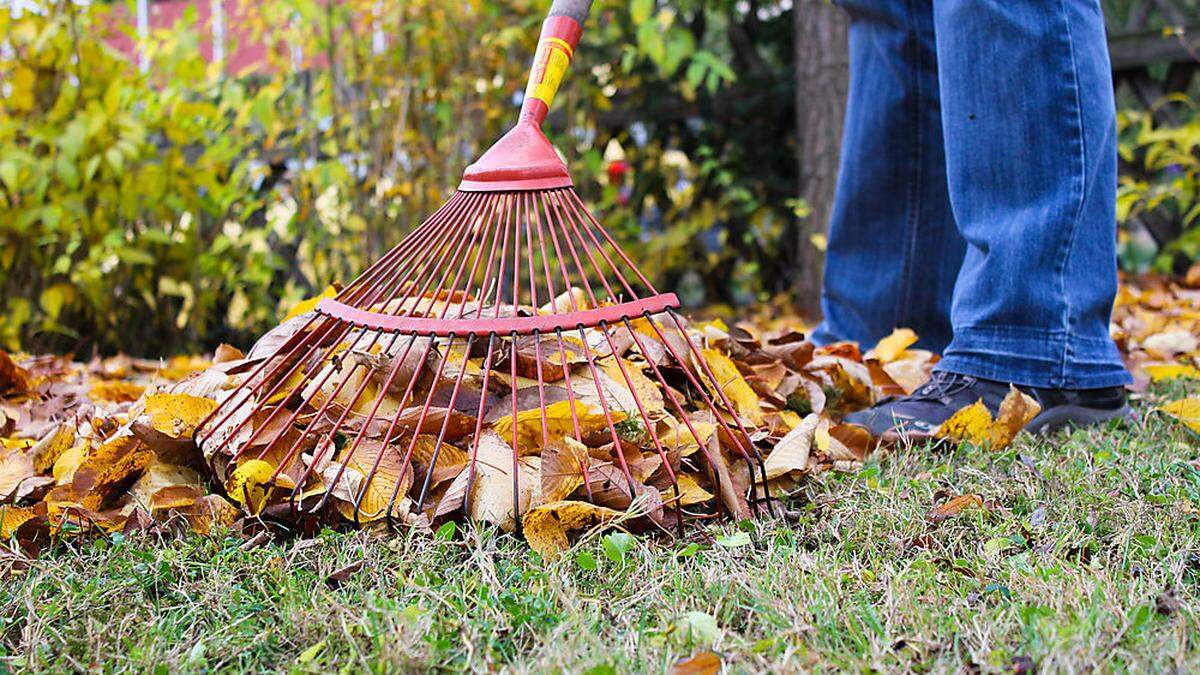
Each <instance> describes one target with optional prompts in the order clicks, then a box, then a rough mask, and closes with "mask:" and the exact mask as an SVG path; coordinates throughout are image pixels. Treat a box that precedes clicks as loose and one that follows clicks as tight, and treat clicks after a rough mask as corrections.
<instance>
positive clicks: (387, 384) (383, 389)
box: [297, 333, 428, 513]
mask: <svg viewBox="0 0 1200 675" xmlns="http://www.w3.org/2000/svg"><path fill="white" fill-rule="evenodd" d="M417 337H418V335H417V333H412V334H411V335H410V336H409V339H408V345H407V346H406V347H405V348H404V354H403V355H401V356H400V358H398V359H396V362H395V364H394V365H393V366H392V370H391V371H390V372H389V373H388V376H387V379H386V380H385V381H384V383H383V384H382V385H381V386H380V388H379V396H378V397H377V398H376V400H375V406H374V408H372V409H371V414H370V415H368V416H367V419H366V421H365V422H364V423H363V426H362V428H361V429H359V430H358V433H357V434H356V435H355V437H354V442H353V444H352V445H351V446H350V449H349V451H348V452H347V453H346V457H345V459H344V460H343V462H342V463H341V466H340V467H338V472H337V474H335V475H334V477H333V484H334V485H337V484H338V483H339V482H340V481H341V479H342V474H343V473H345V471H346V467H347V465H348V464H349V463H350V458H351V457H353V456H354V451H355V450H356V449H357V448H358V446H359V445H360V444H361V443H362V439H363V438H364V437H365V436H366V433H367V429H368V428H370V426H371V422H372V420H373V419H374V417H375V415H376V413H377V412H378V411H379V408H380V406H381V405H382V404H383V400H384V398H385V397H386V396H387V392H388V390H389V389H391V388H392V383H393V382H394V381H395V380H396V376H397V375H399V374H400V368H401V367H402V366H403V365H404V362H405V361H406V360H407V359H408V355H409V353H411V351H412V347H413V345H414V344H416V342H417ZM426 356H428V354H426ZM413 380H414V381H415V380H416V377H415V376H414V377H413ZM376 464H378V462H376ZM315 466H316V462H314V463H313V464H312V465H311V466H310V467H309V468H308V469H307V470H306V471H305V473H304V475H303V476H302V477H301V480H300V482H299V484H298V485H297V488H299V487H301V486H303V485H304V483H305V482H307V478H308V476H309V472H310V471H312V468H313V467H315ZM329 497H330V491H329V490H328V489H326V491H325V494H324V495H322V496H321V500H320V501H319V502H318V503H317V504H316V505H315V506H313V508H312V511H311V513H317V512H319V511H320V510H321V509H323V508H325V505H326V504H328V503H329Z"/></svg>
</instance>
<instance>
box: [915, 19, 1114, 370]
mask: <svg viewBox="0 0 1200 675" xmlns="http://www.w3.org/2000/svg"><path fill="white" fill-rule="evenodd" d="M934 24H935V26H936V39H937V53H938V68H939V74H940V84H941V101H942V127H943V135H944V138H945V148H946V165H947V179H948V183H949V189H950V200H951V203H952V205H953V210H954V216H955V220H956V221H957V223H958V227H959V230H960V231H961V232H962V235H963V236H964V237H965V239H966V241H967V245H968V247H967V254H966V258H965V259H964V261H963V263H962V270H961V272H960V273H959V276H958V281H957V283H956V285H955V288H954V301H953V308H952V311H951V318H952V323H953V326H954V338H953V340H952V342H951V343H950V346H949V347H948V348H947V349H946V352H945V358H944V360H943V361H942V362H941V364H940V366H939V369H941V370H944V371H947V372H951V373H958V374H962V375H970V376H974V377H980V378H986V379H990V380H997V381H1000V382H1008V383H1015V384H1019V385H1027V386H1031V387H1045V388H1059V389H1092V388H1100V387H1111V386H1115V385H1120V384H1124V383H1127V382H1129V381H1130V379H1129V375H1128V373H1127V372H1126V370H1125V368H1124V367H1123V365H1122V363H1121V359H1120V356H1119V354H1118V352H1117V349H1116V346H1115V345H1114V344H1113V342H1112V340H1111V339H1110V338H1109V333H1108V324H1109V313H1110V311H1111V309H1112V304H1113V296H1114V294H1115V293H1116V288H1117V269H1116V260H1117V256H1116V215H1115V204H1116V182H1117V174H1116V171H1117V157H1116V124H1115V110H1114V103H1113V86H1112V78H1111V71H1110V65H1109V58H1108V49H1107V45H1106V42H1105V33H1104V18H1103V15H1102V13H1101V10H1100V5H1099V2H1098V0H934Z"/></svg>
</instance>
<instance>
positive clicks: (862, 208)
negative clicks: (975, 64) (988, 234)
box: [813, 0, 965, 351]
mask: <svg viewBox="0 0 1200 675" xmlns="http://www.w3.org/2000/svg"><path fill="white" fill-rule="evenodd" d="M838 4H839V5H841V6H843V8H845V10H846V11H847V12H848V13H849V15H850V21H851V23H850V90H849V96H848V101H847V107H846V122H845V130H844V133H843V139H842V156H841V167H840V171H839V176H838V187H837V196H836V198H835V201H834V207H833V213H832V216H831V222H830V226H829V239H828V248H827V250H826V259H825V279H824V288H823V291H822V297H821V306H822V313H823V315H824V321H823V322H822V323H821V325H820V326H819V327H818V328H817V329H816V331H814V334H813V340H814V341H815V342H817V343H818V344H825V343H829V342H834V341H837V340H854V341H857V342H859V343H861V344H862V345H864V348H865V347H868V346H870V345H871V344H873V343H874V342H875V341H876V340H878V339H879V338H881V337H883V336H884V335H887V334H888V333H889V332H890V331H891V330H892V329H893V328H896V327H909V328H912V329H913V330H915V331H916V332H917V334H918V335H919V336H920V337H921V343H920V346H922V347H925V348H928V349H932V350H935V351H941V350H942V349H943V348H945V346H946V345H947V344H948V343H949V341H950V337H951V331H950V319H949V316H950V294H951V289H952V288H953V286H954V279H955V276H956V275H957V274H958V267H959V263H960V261H961V260H962V256H963V252H964V249H965V243H964V242H963V240H962V238H961V236H960V235H959V234H958V230H957V229H956V228H955V224H954V219H953V216H952V215H951V212H950V201H949V197H948V195H947V191H946V173H945V157H944V154H943V151H942V122H941V117H940V113H939V105H938V78H937V62H936V58H935V53H934V34H933V9H932V7H931V5H930V0H844V1H843V2H839V3H838Z"/></svg>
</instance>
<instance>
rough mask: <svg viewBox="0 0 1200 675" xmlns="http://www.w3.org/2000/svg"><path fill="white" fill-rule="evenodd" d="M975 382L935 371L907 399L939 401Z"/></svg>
mask: <svg viewBox="0 0 1200 675" xmlns="http://www.w3.org/2000/svg"><path fill="white" fill-rule="evenodd" d="M975 381H976V380H975V378H973V377H971V376H969V375H959V374H957V373H947V372H945V371H940V370H939V371H935V372H934V373H933V377H931V378H929V381H928V382H926V383H925V384H923V385H921V386H920V387H917V388H916V389H915V390H913V393H912V394H910V395H909V397H908V398H909V400H910V401H940V400H942V399H944V398H947V397H950V396H953V395H954V394H957V393H958V392H960V391H962V390H964V389H966V388H968V387H970V386H971V385H973V384H975Z"/></svg>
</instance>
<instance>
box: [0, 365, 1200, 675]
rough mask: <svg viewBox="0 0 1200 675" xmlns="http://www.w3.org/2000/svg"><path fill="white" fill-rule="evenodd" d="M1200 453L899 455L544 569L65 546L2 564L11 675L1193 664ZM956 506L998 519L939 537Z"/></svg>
mask: <svg viewBox="0 0 1200 675" xmlns="http://www.w3.org/2000/svg"><path fill="white" fill-rule="evenodd" d="M1185 389H1186V387H1184V386H1182V385H1172V386H1169V387H1164V388H1162V389H1161V390H1160V391H1159V392H1158V393H1157V395H1158V396H1160V397H1176V396H1179V395H1182V394H1183V393H1184V390H1185ZM1144 409H1145V406H1144ZM1198 457H1200V452H1198V447H1197V442H1196V439H1195V437H1194V436H1191V435H1189V434H1188V433H1187V432H1186V431H1184V430H1182V429H1181V428H1180V427H1179V426H1178V425H1176V424H1173V423H1170V422H1168V421H1166V420H1164V419H1162V418H1160V417H1157V416H1151V417H1150V419H1149V421H1148V423H1147V424H1146V425H1145V426H1140V427H1137V428H1126V427H1113V428H1109V429H1101V430H1094V431H1089V432H1076V433H1074V434H1072V435H1060V436H1056V437H1052V438H1048V439H1034V438H1032V437H1029V436H1023V437H1021V438H1020V439H1019V440H1018V441H1017V443H1015V444H1014V445H1013V446H1012V447H1011V448H1009V449H1007V450H1005V451H1003V452H993V451H990V450H987V449H981V448H974V447H962V448H959V449H957V450H954V451H945V450H941V451H939V450H930V449H928V448H903V449H900V450H898V451H896V452H895V453H893V454H891V455H888V456H885V457H881V458H879V459H878V460H877V461H874V462H871V463H869V464H868V465H867V467H866V468H865V469H864V470H863V471H862V472H860V473H858V474H847V475H825V476H821V477H819V478H817V479H816V480H815V481H814V482H813V483H812V484H810V485H809V486H808V487H807V488H806V490H805V491H804V493H803V494H802V495H800V496H799V497H798V500H797V501H796V503H795V504H794V509H795V512H794V516H795V517H794V518H793V519H792V520H791V521H790V522H783V521H775V522H764V523H757V524H750V523H745V524H742V525H740V526H739V525H737V524H726V525H724V526H721V527H716V526H714V527H713V528H711V529H710V530H707V531H706V534H707V535H710V536H716V535H722V534H725V535H728V534H731V533H737V532H738V531H739V530H744V531H746V532H747V533H748V534H749V535H750V540H751V543H750V544H748V545H741V546H736V545H735V546H722V545H720V544H716V543H712V544H707V545H702V546H700V547H699V548H698V549H697V547H695V546H689V545H688V542H668V541H653V542H652V541H637V542H636V543H635V544H634V545H633V546H632V547H631V548H629V549H628V550H627V551H626V552H625V553H624V554H621V552H620V548H621V547H620V544H621V543H622V540H621V539H620V538H619V537H618V538H615V539H609V540H608V541H605V539H604V538H603V537H593V538H591V539H590V540H588V541H585V542H583V543H582V544H581V545H580V546H579V547H578V548H577V550H576V551H575V552H573V554H572V555H571V556H568V557H566V558H564V559H563V560H562V561H560V562H557V563H554V564H551V565H548V566H547V565H544V564H543V563H542V562H541V561H540V560H539V559H537V557H536V556H535V555H534V554H532V553H530V552H528V550H527V549H526V548H525V547H524V545H523V544H521V543H520V542H518V541H516V540H514V539H513V538H512V537H509V536H498V535H497V534H495V533H494V532H492V531H470V532H462V531H459V532H458V533H456V534H455V536H454V537H453V538H452V539H450V540H430V539H427V538H412V539H406V538H379V537H374V536H371V535H367V534H364V533H334V532H327V533H323V534H322V535H321V536H319V537H318V538H316V539H313V540H288V541H279V542H274V543H271V544H268V545H266V546H263V547H260V548H257V549H253V550H250V551H243V550H241V549H240V545H241V544H242V542H241V541H240V540H238V539H234V538H200V537H191V538H187V539H184V540H181V541H177V540H171V541H157V540H152V539H138V540H129V539H124V540H122V539H121V538H117V539H114V540H111V541H96V542H92V543H85V544H70V545H67V544H64V545H60V546H58V547H56V548H55V549H53V550H51V551H49V552H47V553H45V554H43V555H42V556H41V557H40V558H39V559H37V560H36V561H34V562H33V564H32V566H31V567H29V568H28V569H26V570H24V571H19V572H15V571H12V570H11V569H9V570H8V571H7V572H5V571H4V570H5V569H6V568H7V567H10V563H9V562H6V561H3V560H0V574H5V576H6V578H5V580H4V582H3V584H0V672H2V671H3V670H4V669H6V668H7V669H11V670H14V671H16V670H26V669H36V670H83V669H102V670H105V671H123V670H129V671H139V672H142V671H148V670H163V671H164V672H168V671H169V672H175V671H198V670H213V669H225V670H239V671H240V670H276V669H283V670H299V671H306V670H313V671H328V670H334V669H340V670H348V671H360V670H372V671H392V670H397V669H403V670H409V669H413V670H415V669H420V670H425V669H445V670H458V669H464V668H467V669H495V668H509V669H512V670H516V671H559V670H565V671H570V672H592V673H608V672H627V671H657V670H663V669H664V668H667V667H669V665H670V664H671V663H672V662H673V661H674V660H675V659H677V658H680V657H683V656H688V655H691V654H693V653H695V652H697V651H703V650H706V649H712V650H713V651H715V652H717V653H718V654H720V655H721V657H722V658H723V660H724V662H725V664H726V666H727V667H728V668H729V669H730V670H733V671H762V670H765V669H771V670H776V671H779V670H782V671H796V670H808V669H817V668H820V669H831V668H837V669H852V670H866V669H879V670H918V671H960V670H964V669H978V670H982V671H997V672H1011V671H1013V670H1014V668H1019V667H1023V666H1036V667H1037V668H1039V669H1044V670H1070V671H1075V670H1082V669H1086V668H1098V669H1100V670H1104V671H1108V670H1134V671H1142V670H1153V671H1163V670H1180V671H1186V670H1192V669H1195V668H1196V667H1197V666H1200V645H1198V638H1197V637H1196V636H1197V635H1200V630H1198V629H1200V626H1198V625H1197V624H1198V614H1197V610H1198V607H1200V605H1198V604H1197V603H1198V601H1200V592H1198V591H1200V587H1198V584H1200V518H1198V514H1200V510H1198V509H1200V459H1198ZM962 493H976V494H979V495H980V496H981V497H982V498H983V499H984V500H985V503H986V508H984V509H973V510H968V511H966V512H964V513H962V514H960V515H959V516H957V517H955V518H952V519H949V520H946V521H944V522H941V523H938V524H936V525H934V524H930V523H929V522H928V521H927V519H926V514H927V513H928V512H929V510H930V509H931V508H932V507H933V506H934V505H936V504H938V503H940V502H942V501H944V500H945V499H946V498H947V496H949V495H955V494H962ZM709 541H710V542H711V541H712V540H711V539H709ZM721 541H724V542H725V543H727V544H736V543H737V540H736V539H731V538H728V537H727V538H724V539H722V540H721ZM359 561H361V562H362V563H363V565H362V566H361V568H359V569H358V570H357V571H354V572H353V573H351V574H350V575H349V577H348V578H347V579H346V580H345V581H343V582H341V583H336V582H330V581H328V577H329V575H330V574H331V573H333V572H334V571H336V570H339V569H343V568H345V567H346V566H348V565H351V564H352V563H356V562H359ZM590 561H594V562H595V567H596V569H594V570H593V569H588V568H590V567H592V565H590V564H589V562H590Z"/></svg>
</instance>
